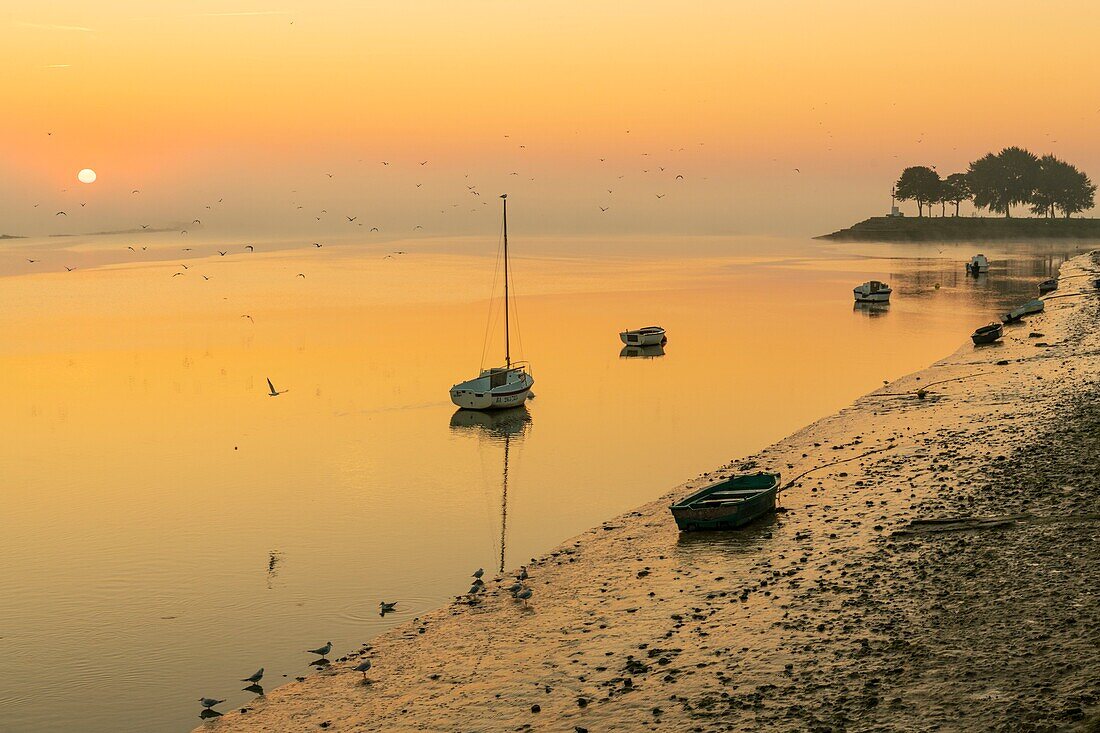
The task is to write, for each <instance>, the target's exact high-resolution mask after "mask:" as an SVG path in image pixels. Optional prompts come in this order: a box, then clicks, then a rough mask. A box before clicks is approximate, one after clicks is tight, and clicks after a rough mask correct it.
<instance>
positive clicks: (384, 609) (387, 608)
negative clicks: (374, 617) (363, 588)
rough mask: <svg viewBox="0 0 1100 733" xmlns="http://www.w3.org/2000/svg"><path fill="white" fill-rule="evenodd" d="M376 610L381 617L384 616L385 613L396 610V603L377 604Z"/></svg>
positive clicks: (383, 602)
mask: <svg viewBox="0 0 1100 733" xmlns="http://www.w3.org/2000/svg"><path fill="white" fill-rule="evenodd" d="M378 608H379V610H381V612H382V615H383V616H385V615H386V614H387V613H390V612H392V611H396V610H397V601H394V602H393V603H386V602H385V601H382V602H381V603H379V604H378Z"/></svg>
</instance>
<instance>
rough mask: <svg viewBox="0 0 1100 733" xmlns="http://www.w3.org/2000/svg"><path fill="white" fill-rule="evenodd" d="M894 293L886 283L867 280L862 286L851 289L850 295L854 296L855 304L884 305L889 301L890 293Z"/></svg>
mask: <svg viewBox="0 0 1100 733" xmlns="http://www.w3.org/2000/svg"><path fill="white" fill-rule="evenodd" d="M892 292H894V291H893V290H891V289H890V286H889V285H887V284H886V283H882V282H879V281H878V280H868V281H867V282H865V283H863V284H862V285H860V286H858V287H855V288H852V294H853V295H855V296H856V302H857V303H886V302H888V301H889V300H890V293H892Z"/></svg>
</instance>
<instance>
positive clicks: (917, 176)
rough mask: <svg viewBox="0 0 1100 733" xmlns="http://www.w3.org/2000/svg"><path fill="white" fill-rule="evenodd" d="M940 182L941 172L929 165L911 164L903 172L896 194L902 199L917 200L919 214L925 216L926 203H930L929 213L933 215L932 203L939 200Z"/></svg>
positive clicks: (896, 186)
mask: <svg viewBox="0 0 1100 733" xmlns="http://www.w3.org/2000/svg"><path fill="white" fill-rule="evenodd" d="M940 183H941V182H940V174H939V173H936V171H934V170H932V169H931V168H929V167H928V166H924V165H915V166H910V167H908V168H906V169H905V170H903V171H902V172H901V177H900V178H898V182H897V184H896V185H895V187H894V188H895V194H894V195H895V196H897V198H898V200H900V201H916V202H917V216H924V205H925V204H929V208H928V214H929V216H931V215H932V207H931V204H932V203H934V202H936V201H938V200H939V196H940Z"/></svg>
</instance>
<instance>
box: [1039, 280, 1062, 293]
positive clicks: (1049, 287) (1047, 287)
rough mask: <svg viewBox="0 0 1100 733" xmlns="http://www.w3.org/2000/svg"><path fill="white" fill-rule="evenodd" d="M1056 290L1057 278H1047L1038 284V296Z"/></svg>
mask: <svg viewBox="0 0 1100 733" xmlns="http://www.w3.org/2000/svg"><path fill="white" fill-rule="evenodd" d="M1057 289H1058V278H1054V277H1052V278H1049V279H1047V280H1043V281H1042V282H1041V283H1039V295H1046V294H1047V293H1053V292H1054V291H1055V290H1057Z"/></svg>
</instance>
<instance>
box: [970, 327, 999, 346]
mask: <svg viewBox="0 0 1100 733" xmlns="http://www.w3.org/2000/svg"><path fill="white" fill-rule="evenodd" d="M1004 333H1005V329H1004V326H1003V325H1001V324H1000V323H990V324H989V325H988V326H982V327H981V328H979V329H978V330H976V331H975V332H974V333H973V334H971V336H970V338H971V339H972V340H973V341H974V345H975V346H980V345H982V344H991V343H993V342H994V341H999V340H1000V339H1001V337H1002V336H1004Z"/></svg>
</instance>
